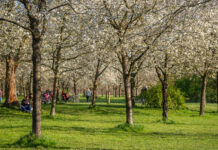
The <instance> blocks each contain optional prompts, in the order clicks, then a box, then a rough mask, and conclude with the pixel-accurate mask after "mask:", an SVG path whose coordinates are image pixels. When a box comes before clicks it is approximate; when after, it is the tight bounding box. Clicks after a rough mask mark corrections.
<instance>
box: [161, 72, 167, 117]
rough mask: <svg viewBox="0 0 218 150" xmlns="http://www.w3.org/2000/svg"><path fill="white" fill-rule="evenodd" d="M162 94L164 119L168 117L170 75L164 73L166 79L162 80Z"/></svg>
mask: <svg viewBox="0 0 218 150" xmlns="http://www.w3.org/2000/svg"><path fill="white" fill-rule="evenodd" d="M162 95H163V102H162V108H163V114H162V116H163V120H164V121H165V120H167V119H168V75H167V74H164V81H163V82H162Z"/></svg>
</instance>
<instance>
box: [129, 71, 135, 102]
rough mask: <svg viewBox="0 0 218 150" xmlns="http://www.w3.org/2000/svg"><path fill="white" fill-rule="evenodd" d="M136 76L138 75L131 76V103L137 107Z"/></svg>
mask: <svg viewBox="0 0 218 150" xmlns="http://www.w3.org/2000/svg"><path fill="white" fill-rule="evenodd" d="M135 76H136V74H134V73H132V74H131V79H130V83H131V101H132V105H133V106H135V96H136V92H135V91H136V86H135Z"/></svg>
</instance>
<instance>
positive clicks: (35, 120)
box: [30, 18, 42, 137]
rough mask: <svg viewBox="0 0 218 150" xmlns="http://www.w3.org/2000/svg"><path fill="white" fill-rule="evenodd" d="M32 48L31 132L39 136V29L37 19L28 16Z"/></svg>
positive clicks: (40, 40)
mask: <svg viewBox="0 0 218 150" xmlns="http://www.w3.org/2000/svg"><path fill="white" fill-rule="evenodd" d="M30 23H31V29H32V30H33V32H32V48H33V56H32V61H33V114H32V133H34V134H35V135H36V137H40V136H41V84H40V79H41V42H42V39H41V35H40V31H39V24H40V23H39V20H37V19H35V18H30Z"/></svg>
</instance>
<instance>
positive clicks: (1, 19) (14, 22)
mask: <svg viewBox="0 0 218 150" xmlns="http://www.w3.org/2000/svg"><path fill="white" fill-rule="evenodd" d="M0 21H5V22H9V23H11V24H14V25H16V26H18V27H21V28H23V29H25V30H28V31H30V32H32V30H31V29H30V28H28V27H25V26H23V25H21V24H20V23H18V22H16V21H12V20H9V19H5V18H0Z"/></svg>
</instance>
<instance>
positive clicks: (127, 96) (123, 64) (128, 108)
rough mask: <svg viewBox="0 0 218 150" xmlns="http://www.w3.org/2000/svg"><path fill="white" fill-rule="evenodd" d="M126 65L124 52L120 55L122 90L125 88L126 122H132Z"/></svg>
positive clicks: (129, 87) (129, 86) (126, 60)
mask: <svg viewBox="0 0 218 150" xmlns="http://www.w3.org/2000/svg"><path fill="white" fill-rule="evenodd" d="M127 66H128V58H127V56H126V54H123V55H122V69H123V80H124V90H125V98H126V123H127V124H134V122H133V110H132V101H131V85H130V74H129V73H128V68H127Z"/></svg>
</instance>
